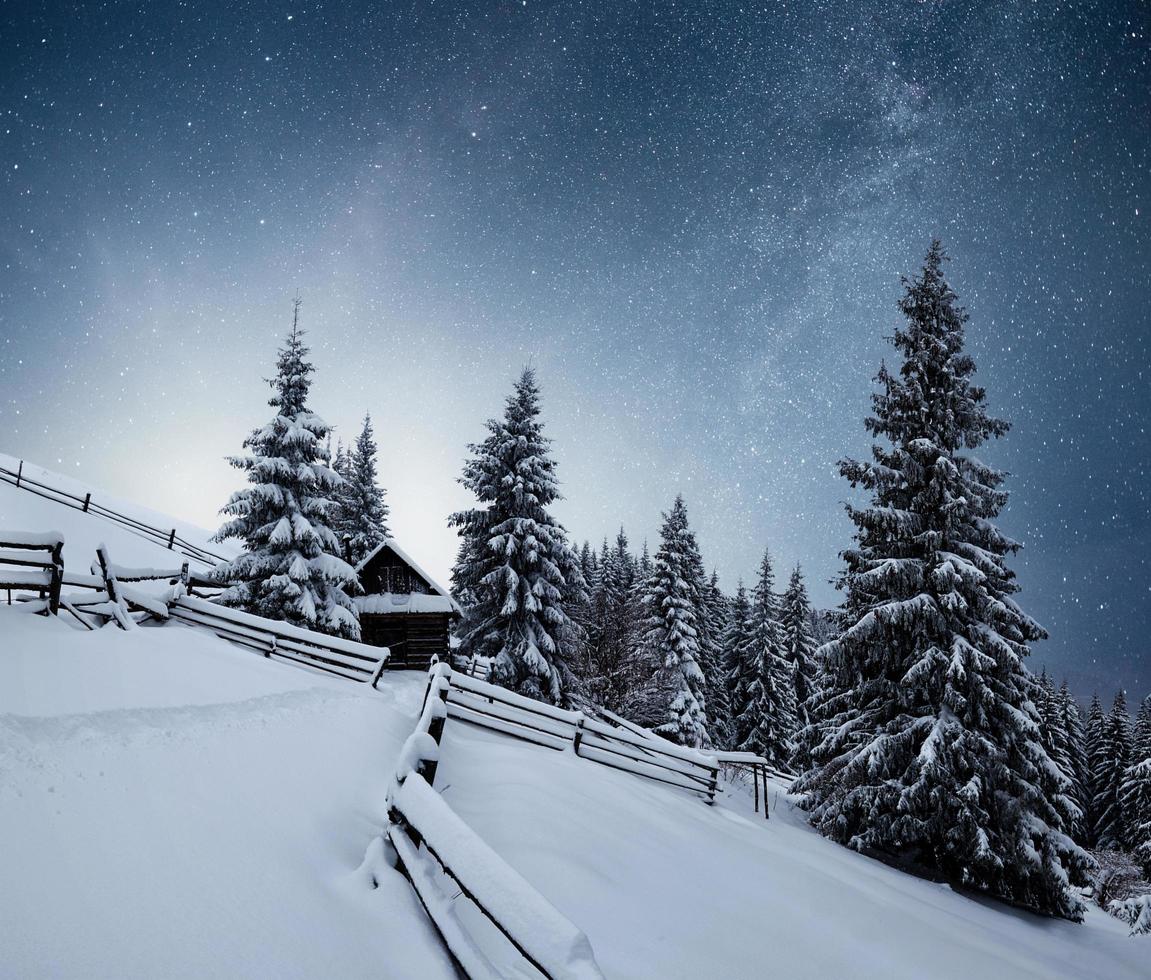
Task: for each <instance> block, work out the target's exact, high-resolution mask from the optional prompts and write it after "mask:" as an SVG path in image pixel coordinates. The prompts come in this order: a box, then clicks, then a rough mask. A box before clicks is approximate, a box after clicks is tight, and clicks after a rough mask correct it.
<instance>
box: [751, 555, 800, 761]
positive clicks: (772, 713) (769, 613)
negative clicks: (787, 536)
mask: <svg viewBox="0 0 1151 980" xmlns="http://www.w3.org/2000/svg"><path fill="white" fill-rule="evenodd" d="M751 634H752V645H753V649H754V656H755V659H754V668H753V670H754V672H753V675H752V679H751V684H750V687H749V690H748V705H747V708H746V714H747V722H746V730H747V736H746V737H745V738H744V740H743V742H742V743H741V744H740V745H739V750H740V751H741V752H754V753H755V754H756V755H761V756H763V757H764V758H765V759H767V760H768V761H769V762H771V763H772V764H773V765H775V766H776V767H778V768H781V769H786V768H787V767H788V765H789V763H790V760H791V754H792V749H793V747H794V745H793V739H794V737H795V734H796V729H797V726H796V707H795V681H794V671H793V669H792V665H791V662H790V661H789V660H788V659H787V651H786V647H785V645H784V636H783V629H782V626H781V623H780V614H779V599H778V597H777V596H776V594H775V573H774V571H773V569H772V565H771V555H770V554H769V553H768V552H767V551H765V552H764V553H763V559H762V560H761V562H760V565H759V581H758V582H757V583H756V586H755V591H754V592H753V593H752V599H751Z"/></svg>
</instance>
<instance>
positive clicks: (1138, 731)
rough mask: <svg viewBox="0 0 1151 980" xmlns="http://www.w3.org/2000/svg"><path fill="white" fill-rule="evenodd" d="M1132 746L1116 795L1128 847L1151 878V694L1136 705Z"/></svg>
mask: <svg viewBox="0 0 1151 980" xmlns="http://www.w3.org/2000/svg"><path fill="white" fill-rule="evenodd" d="M1131 746H1132V751H1131V765H1130V766H1128V768H1127V771H1126V772H1125V773H1124V774H1123V784H1122V786H1121V787H1120V790H1119V798H1120V804H1121V805H1122V807H1123V812H1124V814H1125V815H1126V818H1127V847H1128V849H1129V850H1130V851H1131V854H1132V855H1133V856H1134V858H1135V860H1136V861H1138V862H1139V863H1140V865H1142V867H1143V873H1144V874H1145V875H1147V876H1148V877H1151V696H1148V697H1147V698H1145V699H1144V700H1143V703H1142V704H1141V705H1140V706H1139V714H1138V715H1137V716H1136V719H1135V732H1134V736H1133V738H1132V740H1131Z"/></svg>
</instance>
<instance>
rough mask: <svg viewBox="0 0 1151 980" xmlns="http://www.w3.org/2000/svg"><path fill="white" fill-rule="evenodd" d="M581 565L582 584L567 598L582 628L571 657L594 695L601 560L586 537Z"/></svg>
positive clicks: (571, 614) (573, 666) (583, 683)
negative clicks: (594, 611)
mask: <svg viewBox="0 0 1151 980" xmlns="http://www.w3.org/2000/svg"><path fill="white" fill-rule="evenodd" d="M578 554H579V567H580V579H581V581H582V583H583V584H582V587H581V588H580V589H579V590H578V591H577V594H576V595H575V597H573V598H571V599H567V600H566V603H565V604H566V607H567V613H568V616H569V617H570V618H571V621H572V622H573V623H575V625H576V626H577V627H578V628H579V635H580V637H581V640H580V642H579V644H578V648H577V650H576V652H575V653H574V654H573V656H572V658H571V660H570V666H571V669H572V673H573V674H575V676H576V677H577V678H578V680H579V682H580V685H581V686H582V687H583V689H584V690H585V691H586V692H587V693H588V694H589V695H590V696H592V697H593V698H594V697H595V696H596V695H595V693H594V692H592V691H591V689H590V687H589V684H591V683H592V681H593V674H594V650H593V646H592V597H593V596H594V594H595V589H596V579H597V576H598V575H599V563H598V561H597V560H596V553H595V552H594V551H593V550H592V547H591V544H590V543H589V542H588V541H587V540H586V539H585V540H584V543H583V545H582V546H581V548H580V550H579V553H578Z"/></svg>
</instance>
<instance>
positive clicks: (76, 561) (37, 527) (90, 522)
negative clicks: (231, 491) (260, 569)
mask: <svg viewBox="0 0 1151 980" xmlns="http://www.w3.org/2000/svg"><path fill="white" fill-rule="evenodd" d="M19 465H20V461H19V460H18V459H16V458H15V457H12V456H5V455H4V454H3V453H0V466H2V467H5V468H6V469H10V470H12V471H13V472H15V470H16V468H17V467H18V466H19ZM24 476H26V477H30V478H32V479H35V480H38V481H40V482H41V483H45V484H47V485H48V486H51V487H55V488H57V489H60V490H63V491H65V492H67V493H71V494H74V495H76V496H79V497H80V498H83V497H84V495H85V494H86V493H88V492H89V491H90V492H91V493H92V501H93V503H99V504H100V505H101V506H103V507H107V508H108V509H110V510H114V511H117V512H118V513H120V514H123V515H125V516H126V517H129V518H131V519H133V520H136V521H140V522H142V523H145V524H149V525H151V526H153V527H156V528H161V529H164V530H170V529H172V528H175V531H176V534H177V535H178V536H180V537H182V538H184V539H185V540H187V541H188V542H189V543H191V544H194V545H196V546H197V547H200V548H206V549H208V550H209V551H212V552H215V553H216V554H219V555H224V556H225V557H232V556H233V555H236V554H238V553H239V552H238V549H237V548H236V546H235V545H234V543H231V542H224V543H219V544H217V543H215V542H212V541H209V538H211V536H212V533H211V532H210V531H206V530H204V529H203V528H199V527H196V526H195V525H192V524H188V523H187V522H184V521H179V520H174V519H173V518H172V517H170V516H168V515H167V514H161V513H158V512H156V511H152V510H149V509H147V508H146V507H141V506H139V505H138V504H135V503H131V502H129V501H126V500H120V499H118V498H116V497H113V496H111V495H109V494H106V493H103V492H102V491H100V490H99V489H98V488H96V487H92V486H89V485H87V484H84V483H79V482H77V481H76V480H74V479H71V478H69V477H66V476H62V475H60V474H59V473H53V472H52V471H50V470H46V469H43V468H41V467H39V466H36V465H35V464H33V463H30V462H28V461H27V460H25V461H24ZM0 527H5V528H10V529H11V531H12V532H18V533H19V534H20V535H22V536H23V538H24V539H26V542H27V543H28V544H51V543H54V539H56V538H57V537H62V538H63V539H64V552H63V554H64V567H65V568H66V569H67V570H68V571H69V572H76V573H87V572H88V569H89V566H90V564H91V563H92V561H93V560H94V559H95V557H96V548H97V546H98V545H99V544H100V543H101V542H106V543H107V545H108V553H109V556H110V557H111V558H112V560H113V561H115V562H117V563H118V564H121V565H131V566H137V567H147V568H172V567H174V566H175V567H179V565H180V564H181V563H182V562H183V561H184V557H183V556H182V555H181V554H180V552H179V551H169V550H168V549H167V548H166V547H164V545H162V544H159V543H157V542H155V541H153V540H149V539H147V538H144V537H141V536H140V535H138V534H137V533H135V532H134V531H132V530H131V529H129V528H127V527H125V526H124V525H122V524H118V523H116V522H115V521H111V520H109V519H108V518H106V517H102V516H100V515H99V514H97V513H95V512H94V511H91V510H89V511H88V512H87V513H85V512H84V511H81V510H76V509H73V508H71V507H67V506H64V505H63V504H61V503H59V502H58V501H54V500H46V499H45V498H43V497H40V496H37V495H36V494H34V493H31V492H29V491H28V490H26V489H23V488H22V487H19V488H18V487H15V486H13V485H12V484H11V483H7V482H5V481H3V480H0ZM0 538H2V540H3V541H4V542H5V543H6V544H16V543H17V542H16V541H15V540H13V539H12V538H11V537H10V536H9V532H8V531H5V532H4V533H3V535H0ZM188 562H189V565H190V567H191V569H192V571H193V572H200V573H203V571H204V570H205V569H206V568H207V566H206V565H204V563H203V562H198V561H196V560H195V559H188Z"/></svg>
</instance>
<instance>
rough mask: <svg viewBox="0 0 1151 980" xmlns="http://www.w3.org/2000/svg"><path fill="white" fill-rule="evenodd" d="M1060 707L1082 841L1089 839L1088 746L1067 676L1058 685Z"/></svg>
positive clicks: (1078, 834)
mask: <svg viewBox="0 0 1151 980" xmlns="http://www.w3.org/2000/svg"><path fill="white" fill-rule="evenodd" d="M1057 696H1058V698H1059V711H1060V714H1061V715H1062V719H1063V731H1064V732H1065V733H1066V735H1067V750H1066V751H1067V762H1068V767H1069V771H1067V772H1065V775H1067V778H1068V779H1069V780H1070V781H1071V790H1070V794H1069V795H1070V797H1071V802H1073V803H1074V804H1075V805H1076V806H1077V807H1078V808H1079V816H1078V817H1077V818H1076V819H1075V821H1074V822H1073V824H1072V827H1071V829H1072V831H1073V833H1074V836H1075V839H1076V840H1077V841H1079V843H1081V844H1083V843H1086V842H1087V838H1088V834H1087V811H1088V806H1087V789H1086V787H1087V750H1086V736H1085V735H1084V732H1083V716H1082V714H1081V713H1080V710H1079V705H1078V704H1077V703H1076V701H1075V698H1074V697H1072V696H1071V691H1070V690H1069V689H1068V687H1067V681H1066V680H1065V681H1064V682H1063V684H1062V685H1061V686H1060V688H1059V693H1058V695H1057Z"/></svg>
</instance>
